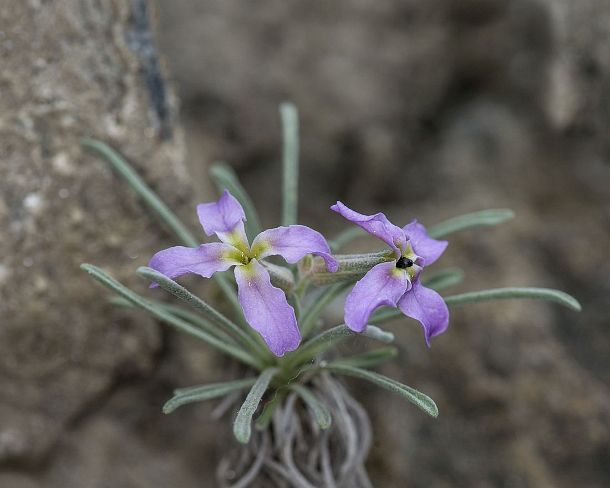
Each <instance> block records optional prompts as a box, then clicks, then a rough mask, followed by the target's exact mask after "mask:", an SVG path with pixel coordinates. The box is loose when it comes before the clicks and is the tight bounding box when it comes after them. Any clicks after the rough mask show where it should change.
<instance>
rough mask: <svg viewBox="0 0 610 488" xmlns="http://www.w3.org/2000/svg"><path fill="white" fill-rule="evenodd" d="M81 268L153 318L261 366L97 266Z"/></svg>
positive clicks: (255, 366) (250, 356)
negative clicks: (147, 298) (155, 303)
mask: <svg viewBox="0 0 610 488" xmlns="http://www.w3.org/2000/svg"><path fill="white" fill-rule="evenodd" d="M81 268H82V269H83V270H85V271H86V272H87V273H89V274H90V275H91V276H92V277H93V278H94V279H95V280H97V281H99V282H100V283H101V284H102V285H104V286H105V287H106V288H108V289H110V290H112V291H114V292H115V293H117V294H118V295H119V296H121V297H123V298H125V299H127V300H128V301H129V302H131V303H133V304H134V305H136V306H137V307H140V308H142V309H144V310H146V311H147V312H149V313H150V314H151V315H153V316H154V317H157V318H158V319H160V320H162V321H164V322H166V323H167V324H169V325H172V326H174V327H176V328H177V329H178V330H180V331H182V332H185V333H187V334H190V335H192V336H194V337H197V338H198V339H201V340H203V341H205V342H207V343H208V344H209V345H211V346H212V347H215V348H216V349H219V350H220V351H222V352H224V353H225V354H228V355H229V356H232V357H234V358H235V359H237V360H239V361H241V362H243V363H245V364H248V365H249V366H253V367H254V368H257V369H259V368H260V367H261V366H262V364H261V362H260V360H259V359H258V358H255V357H253V356H252V355H251V354H250V353H248V352H247V351H244V350H242V349H240V348H237V347H234V346H232V345H231V344H228V343H225V342H223V341H221V340H220V339H218V338H217V337H215V336H213V335H212V334H209V333H207V332H205V331H204V330H201V329H199V328H197V327H194V326H193V325H191V324H189V323H188V322H186V321H184V320H182V319H180V318H178V317H175V316H174V315H172V314H171V313H169V312H167V311H166V310H163V309H162V308H159V307H157V306H155V305H154V304H153V303H151V302H150V301H148V300H146V299H145V298H143V297H141V296H140V295H138V294H137V293H135V292H133V291H131V290H130V289H129V288H127V287H126V286H124V285H122V284H121V283H119V282H118V281H116V280H115V279H114V278H112V277H110V276H109V275H107V274H106V273H105V272H104V271H103V270H101V269H100V268H98V267H97V266H93V265H92V264H86V263H85V264H81Z"/></svg>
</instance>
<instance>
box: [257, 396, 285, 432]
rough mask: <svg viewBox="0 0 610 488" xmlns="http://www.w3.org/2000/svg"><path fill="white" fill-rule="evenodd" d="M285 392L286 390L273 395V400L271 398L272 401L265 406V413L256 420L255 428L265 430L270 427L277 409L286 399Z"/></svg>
mask: <svg viewBox="0 0 610 488" xmlns="http://www.w3.org/2000/svg"><path fill="white" fill-rule="evenodd" d="M284 391H285V389H282V390H277V391H276V392H275V395H273V398H271V400H269V401H268V402H267V403H266V404H265V406H264V407H263V411H262V412H261V414H260V415H259V416H258V417H257V418H256V422H254V426H255V427H256V429H257V430H265V429H266V428H267V427H269V424H270V423H271V420H272V419H273V414H274V412H275V411H276V410H277V407H279V406H280V404H281V403H282V400H283V399H284V396H285V393H284Z"/></svg>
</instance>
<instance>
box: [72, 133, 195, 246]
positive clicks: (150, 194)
mask: <svg viewBox="0 0 610 488" xmlns="http://www.w3.org/2000/svg"><path fill="white" fill-rule="evenodd" d="M82 144H83V146H85V147H87V148H89V149H93V150H94V151H95V152H96V153H98V154H99V155H100V156H102V157H103V158H104V159H105V160H106V161H108V162H109V163H110V164H111V165H112V167H113V168H114V169H115V170H116V172H117V173H118V174H119V175H121V177H123V179H124V180H125V181H126V182H127V184H128V185H129V186H131V188H133V190H134V191H135V192H136V193H137V194H138V196H139V197H140V198H142V200H144V202H145V203H146V204H147V205H148V206H149V207H150V208H151V209H152V210H153V211H154V212H155V213H156V214H157V215H158V216H159V218H160V219H161V220H162V221H163V222H164V223H165V224H166V225H167V226H168V227H169V228H170V229H171V230H172V231H173V233H174V234H175V235H176V237H178V239H180V240H181V241H182V242H183V243H184V244H185V245H186V246H190V247H195V246H197V245H199V243H198V242H197V240H196V239H195V237H194V236H193V234H192V233H191V232H190V231H189V230H188V229H187V228H186V226H185V225H184V224H183V223H182V222H181V221H180V219H179V218H178V217H177V216H176V214H174V212H172V211H171V210H170V209H169V207H168V206H167V205H166V204H165V203H164V202H163V201H162V200H161V199H160V198H159V196H158V195H157V194H156V193H155V192H154V191H152V190H151V189H150V187H149V186H148V185H147V184H146V183H145V182H144V180H143V179H142V178H140V176H139V175H138V173H136V171H135V170H134V169H133V167H132V166H131V165H130V164H129V163H128V162H127V161H125V159H123V158H122V157H121V155H120V154H119V153H117V152H116V151H115V150H114V149H112V148H111V147H110V146H109V145H108V144H106V143H104V142H102V141H98V140H95V139H84V140H83V141H82Z"/></svg>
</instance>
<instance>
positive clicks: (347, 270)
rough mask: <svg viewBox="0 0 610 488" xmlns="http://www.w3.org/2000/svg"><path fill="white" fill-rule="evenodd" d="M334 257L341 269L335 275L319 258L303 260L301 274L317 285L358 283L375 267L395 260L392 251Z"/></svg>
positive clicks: (300, 266)
mask: <svg viewBox="0 0 610 488" xmlns="http://www.w3.org/2000/svg"><path fill="white" fill-rule="evenodd" d="M333 257H334V258H335V259H336V260H337V263H338V264H339V269H338V270H337V271H336V272H335V273H329V272H328V271H327V270H326V265H325V263H324V261H323V260H322V259H321V258H318V257H312V258H311V259H308V260H303V261H302V262H301V264H300V265H299V272H300V273H301V275H302V276H308V277H309V279H310V280H311V282H312V283H314V284H316V285H326V284H329V283H336V282H339V281H356V280H358V279H360V278H361V277H362V276H363V275H364V274H365V273H366V272H367V271H369V270H370V269H371V268H372V267H373V266H376V265H377V264H380V263H384V262H386V261H392V260H394V259H395V257H394V253H393V252H392V251H391V250H387V251H381V252H376V253H367V254H335V255H334V256H333Z"/></svg>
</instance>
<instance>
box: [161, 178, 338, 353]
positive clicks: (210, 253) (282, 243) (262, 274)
mask: <svg viewBox="0 0 610 488" xmlns="http://www.w3.org/2000/svg"><path fill="white" fill-rule="evenodd" d="M197 215H198V216H199V221H200V222H201V225H202V227H203V230H204V231H205V233H206V234H207V235H208V236H211V235H212V234H216V236H218V238H219V239H220V241H221V242H213V243H208V244H202V245H200V246H199V247H196V248H191V247H184V246H175V247H170V248H169V249H165V250H163V251H159V252H158V253H157V254H155V255H154V256H153V257H152V259H151V260H150V263H149V266H150V267H151V268H153V269H156V270H157V271H159V272H160V273H163V274H164V275H165V276H167V277H169V278H176V277H177V276H181V275H183V274H186V273H195V274H198V275H200V276H203V277H204V278H209V277H211V276H212V275H213V274H214V273H216V272H218V271H226V270H228V269H229V268H230V267H232V266H235V279H236V281H237V288H238V298H239V302H240V304H241V306H242V309H243V311H244V316H245V318H246V321H247V322H248V323H249V324H250V326H251V327H252V328H253V329H255V330H256V331H257V332H258V333H259V334H260V335H261V336H262V337H263V339H264V340H265V342H266V343H267V346H269V349H270V350H271V352H273V354H275V355H276V356H283V355H284V354H285V353H286V352H287V351H294V350H295V349H296V348H297V347H298V345H299V343H300V342H301V334H300V332H299V327H298V325H297V321H296V317H295V314H294V309H293V308H292V307H291V306H290V305H289V304H288V302H287V300H286V295H285V294H284V292H283V291H282V290H280V289H279V288H276V287H274V286H273V285H272V284H271V279H270V276H269V273H268V272H267V270H266V269H265V267H264V266H263V265H262V264H261V260H262V259H263V258H266V257H268V256H274V255H280V256H282V257H283V258H284V259H285V260H286V261H287V262H289V263H296V262H297V261H299V260H300V259H301V258H303V257H304V256H305V255H307V254H318V255H320V256H321V257H322V258H323V259H324V261H325V262H326V267H327V268H328V270H329V271H331V272H334V271H336V270H337V262H336V261H335V260H334V258H333V257H332V256H331V255H330V249H329V247H328V244H327V243H326V240H325V239H324V237H322V235H321V234H320V233H319V232H316V231H315V230H313V229H310V228H309V227H305V226H304V225H289V226H288V227H276V228H275V229H269V230H266V231H263V232H261V233H260V234H259V235H258V236H256V237H255V238H254V241H252V246H250V244H249V243H248V239H247V237H246V232H245V230H244V221H245V220H246V216H245V214H244V210H243V208H242V207H241V205H240V204H239V202H238V201H237V200H236V199H235V197H233V195H231V194H230V193H229V192H228V191H226V190H225V192H224V193H223V194H222V195H221V197H220V198H219V199H218V201H217V202H212V203H202V204H200V205H198V206H197Z"/></svg>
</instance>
